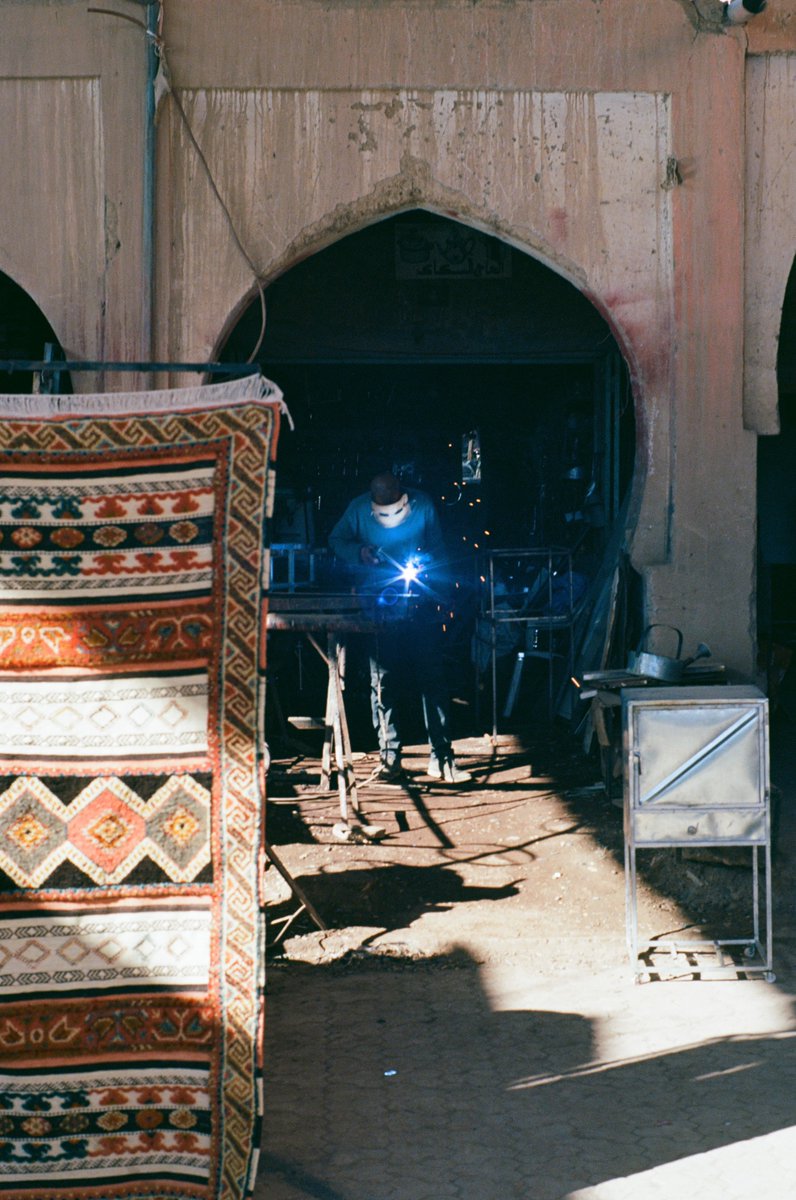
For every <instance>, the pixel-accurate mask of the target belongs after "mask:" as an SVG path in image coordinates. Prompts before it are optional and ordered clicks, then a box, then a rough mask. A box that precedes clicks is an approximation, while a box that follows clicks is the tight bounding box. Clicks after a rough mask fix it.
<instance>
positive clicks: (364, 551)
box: [329, 471, 470, 783]
mask: <svg viewBox="0 0 796 1200" xmlns="http://www.w3.org/2000/svg"><path fill="white" fill-rule="evenodd" d="M329 546H330V548H331V549H332V551H333V552H334V554H335V555H336V556H337V558H339V559H340V560H342V562H344V563H345V564H346V565H347V567H348V568H349V569H350V571H351V574H352V576H353V580H354V584H355V586H356V588H357V590H358V591H359V592H360V593H361V594H363V595H364V596H367V597H369V599H370V601H371V602H372V604H373V612H374V616H375V618H376V633H375V634H374V635H373V636H372V638H371V643H370V646H369V662H370V698H371V712H372V716H373V726H374V729H375V730H376V735H377V737H378V742H379V759H380V763H379V767H378V768H377V771H376V773H375V776H374V777H375V778H377V779H379V780H381V781H383V782H388V783H400V782H401V781H402V780H403V779H404V778H405V775H404V771H403V766H402V762H401V752H402V741H401V733H400V717H399V707H401V705H400V699H401V695H402V693H403V690H404V688H403V683H404V680H405V679H406V678H407V677H408V679H409V681H410V684H411V686H412V687H413V688H414V689H415V691H416V692H419V693H420V696H421V699H422V704H423V719H424V721H425V726H426V734H427V736H428V740H429V744H430V749H431V752H430V756H429V760H428V768H427V772H428V775H429V776H430V777H431V778H432V779H439V780H443V781H444V782H446V783H467V782H468V781H469V780H470V774H469V772H468V771H464V770H462V769H461V768H460V767H459V766H458V765H457V764H456V761H455V759H454V757H453V749H452V746H451V740H450V728H449V726H450V722H449V714H448V691H447V683H446V679H445V665H444V659H443V643H444V635H443V631H442V621H441V618H440V611H439V610H440V607H441V599H442V597H441V595H440V592H439V591H438V588H439V586H440V581H441V579H442V578H443V576H444V560H445V551H444V543H443V539H442V531H441V529H440V524H439V518H438V516H437V513H436V509H435V508H434V504H433V502H432V500H431V498H430V497H429V496H427V495H426V494H425V493H424V492H421V491H418V490H417V489H415V488H410V487H404V486H403V485H402V483H401V482H400V481H399V480H398V479H397V478H396V476H395V475H394V474H392V472H390V471H383V472H381V473H380V474H379V475H376V476H375V477H374V478H373V479H372V480H371V484H370V490H369V491H368V492H365V493H363V494H362V495H361V496H357V497H356V498H355V499H354V500H352V501H351V503H350V504H349V505H348V507H347V508H346V510H345V512H344V513H343V515H342V517H341V518H340V520H339V521H338V522H337V524H336V525H335V527H334V529H333V530H332V532H331V534H330V535H329Z"/></svg>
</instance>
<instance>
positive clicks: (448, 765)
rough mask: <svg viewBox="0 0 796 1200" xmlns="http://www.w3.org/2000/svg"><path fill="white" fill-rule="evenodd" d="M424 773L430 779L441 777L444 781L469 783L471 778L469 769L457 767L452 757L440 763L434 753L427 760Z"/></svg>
mask: <svg viewBox="0 0 796 1200" xmlns="http://www.w3.org/2000/svg"><path fill="white" fill-rule="evenodd" d="M426 774H427V775H428V776H429V778H430V779H441V780H442V781H443V782H444V783H469V782H470V781H471V779H472V778H473V777H472V775H471V774H470V772H469V771H464V770H462V768H461V767H457V766H456V763H455V761H454V760H453V759H452V758H451V759H449V760H447V761H446V762H444V763H442V765H440V761H439V759H438V758H437V757H436V755H434V754H432V755H431V757H430V758H429V760H428V767H427V768H426Z"/></svg>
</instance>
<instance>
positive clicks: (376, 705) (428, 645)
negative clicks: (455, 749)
mask: <svg viewBox="0 0 796 1200" xmlns="http://www.w3.org/2000/svg"><path fill="white" fill-rule="evenodd" d="M444 639H445V635H444V633H443V631H442V628H441V626H440V624H439V622H438V621H436V620H431V619H426V618H424V617H422V616H416V617H408V618H406V619H405V620H394V621H389V620H388V621H384V622H381V623H380V624H379V629H378V632H377V633H376V634H374V635H372V639H371V644H370V647H369V651H370V653H369V657H370V702H371V711H372V715H373V727H374V729H375V730H376V735H377V737H378V739H379V754H380V756H381V760H382V762H383V763H385V764H386V765H388V766H393V765H394V764H396V763H400V760H401V750H402V741H401V720H400V714H401V712H402V711H405V710H404V705H405V704H407V703H409V702H410V700H411V699H412V698H413V697H416V696H418V695H419V696H420V698H421V701H422V705H423V720H424V721H425V726H426V734H427V737H428V741H429V744H430V746H431V754H432V757H435V758H436V759H437V761H438V762H439V764H440V766H442V765H443V764H444V763H446V762H451V761H452V759H453V754H452V751H451V741H450V729H449V724H450V722H449V709H448V689H447V682H446V677H445V666H444V660H443V647H444Z"/></svg>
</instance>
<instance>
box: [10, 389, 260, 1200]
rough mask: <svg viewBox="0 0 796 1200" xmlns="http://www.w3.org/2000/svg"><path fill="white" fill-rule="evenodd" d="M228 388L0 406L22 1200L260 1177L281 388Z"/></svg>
mask: <svg viewBox="0 0 796 1200" xmlns="http://www.w3.org/2000/svg"><path fill="white" fill-rule="evenodd" d="M233 391H234V394H235V396H236V399H235V402H232V401H230V400H229V395H230V389H229V388H227V389H226V390H225V388H224V385H220V386H219V387H218V388H205V389H202V390H201V393H198V392H197V391H192V392H191V393H190V396H191V397H192V398H193V400H194V403H193V404H191V405H190V406H189V407H188V408H187V409H186V408H184V407H183V408H180V410H179V411H158V409H159V407H160V408H162V406H163V405H167V406H173V405H174V404H175V402H176V403H179V400H180V393H161V394H158V393H148V394H146V395H145V396H142V399H141V403H140V407H139V409H138V411H134V410H133V411H127V412H114V411H113V408H114V406H115V407H117V408H118V407H119V406H120V405H119V402H118V401H115V400H114V398H112V397H96V398H94V401H93V411H92V403H91V402H89V401H88V399H87V398H85V397H79V396H77V397H61V398H58V400H57V403H56V404H54V405H53V411H52V412H51V414H50V415H48V416H46V417H44V418H42V417H39V416H37V415H35V413H33V412H31V410H32V409H34V408H35V407H36V405H37V404H43V403H48V401H47V399H46V398H45V397H40V398H37V397H26V398H20V399H19V400H18V401H17V400H16V398H14V397H0V1195H3V1196H5V1197H8V1198H13V1200H17V1198H19V1200H23V1198H24V1200H44V1197H47V1198H48V1200H54V1198H55V1197H57V1198H58V1200H78V1197H79V1198H80V1200H85V1198H86V1197H88V1198H91V1197H94V1198H95V1200H100V1198H101V1200H116V1198H117V1197H119V1198H121V1197H125V1198H127V1200H154V1198H158V1200H160V1198H161V1197H162V1198H166V1197H170V1198H186V1200H187V1198H190V1200H216V1198H219V1200H221V1198H223V1200H239V1198H242V1197H244V1196H246V1195H247V1194H248V1193H249V1191H250V1190H251V1187H252V1185H253V1181H254V1173H255V1170H256V1160H257V1145H258V1136H259V1118H260V1113H261V1107H262V1106H261V1071H260V1044H261V1038H260V1027H259V1026H260V987H259V977H260V972H261V959H262V944H261V943H262V931H261V920H260V907H259V876H260V869H261V846H262V842H263V826H262V822H263V811H264V797H263V786H262V778H261V776H262V771H261V762H260V754H261V748H262V742H261V715H262V714H261V708H262V694H263V686H262V684H263V680H262V667H263V666H264V661H265V655H264V638H265V631H264V628H263V626H262V622H261V619H260V616H261V603H260V601H261V589H262V584H263V581H264V580H266V579H267V577H268V571H267V566H268V564H267V549H266V548H265V547H266V529H267V516H268V515H269V512H270V506H271V503H272V497H273V463H274V456H275V447H276V441H277V434H278V426H279V409H280V399H281V398H275V396H276V394H277V390H276V389H273V388H272V387H269V385H267V383H266V381H264V380H261V379H259V377H253V378H252V380H251V381H247V382H246V384H244V385H240V384H238V385H234V388H233ZM197 396H200V399H198V400H197V399H196V397H197ZM126 403H127V405H129V404H133V406H135V400H134V398H132V399H131V398H130V397H128V398H127V401H126ZM86 409H88V411H89V412H90V413H91V415H88V416H87V415H84V414H85V411H86ZM70 410H71V411H70ZM19 413H23V414H30V415H18V414H19Z"/></svg>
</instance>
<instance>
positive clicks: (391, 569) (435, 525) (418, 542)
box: [329, 488, 444, 588]
mask: <svg viewBox="0 0 796 1200" xmlns="http://www.w3.org/2000/svg"><path fill="white" fill-rule="evenodd" d="M406 494H407V496H408V498H409V513H408V514H407V516H406V517H405V519H404V520H403V521H402V522H401V524H400V525H396V526H394V527H393V528H392V529H388V528H385V527H384V526H383V525H381V524H380V523H379V521H377V520H376V517H375V516H374V515H373V509H372V507H371V500H370V493H369V492H365V494H364V495H362V496H357V497H356V499H354V500H352V501H351V503H350V504H349V505H348V508H347V509H346V510H345V512H344V513H343V515H342V517H341V518H340V520H339V521H338V522H337V524H336V525H335V527H334V529H333V530H332V532H331V533H330V534H329V546H330V548H331V549H332V551H333V552H334V554H335V555H336V556H337V557H338V558H339V559H341V561H342V562H344V563H346V564H347V566H349V567H350V568H351V569H352V574H353V577H354V579H355V581H356V582H357V584H358V585H359V586H360V587H365V588H368V587H378V586H380V585H381V584H383V583H384V582H385V581H386V580H387V579H388V578H389V577H390V575H392V576H395V575H397V574H398V572H399V571H400V569H401V568H402V567H403V566H404V565H405V564H406V563H407V561H408V560H409V559H410V558H412V557H413V556H415V555H420V556H422V559H423V567H424V570H425V571H430V572H435V573H436V572H438V571H439V569H440V566H441V565H442V562H443V559H444V544H443V541H442V530H441V528H440V523H439V517H438V516H437V512H436V509H435V508H434V505H433V503H432V501H431V499H430V498H429V497H428V496H427V495H426V494H425V492H418V491H416V490H415V489H414V488H406ZM363 546H372V547H373V549H374V550H375V551H376V553H377V554H378V555H379V558H380V559H381V562H380V564H379V565H378V566H368V565H366V564H363V562H362V560H361V558H360V550H361V549H362V547H363Z"/></svg>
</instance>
